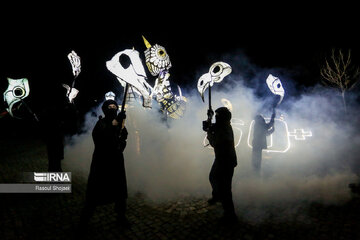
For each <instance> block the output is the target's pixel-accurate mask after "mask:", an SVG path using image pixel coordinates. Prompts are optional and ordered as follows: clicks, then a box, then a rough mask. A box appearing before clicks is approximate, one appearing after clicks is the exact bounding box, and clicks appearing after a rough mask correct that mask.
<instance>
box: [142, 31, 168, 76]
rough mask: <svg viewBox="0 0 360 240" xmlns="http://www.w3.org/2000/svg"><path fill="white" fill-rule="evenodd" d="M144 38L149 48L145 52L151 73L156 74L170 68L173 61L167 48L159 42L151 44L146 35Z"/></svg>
mask: <svg viewBox="0 0 360 240" xmlns="http://www.w3.org/2000/svg"><path fill="white" fill-rule="evenodd" d="M143 40H144V43H145V46H146V48H147V49H146V50H145V52H144V53H145V62H146V66H147V67H148V69H149V71H150V73H151V75H153V76H156V75H158V74H159V73H160V72H161V71H164V70H169V69H170V68H171V62H170V58H169V55H168V54H167V52H166V50H165V48H164V47H162V46H160V45H158V44H155V45H153V46H151V45H150V43H149V42H148V41H147V40H146V39H145V38H144V36H143Z"/></svg>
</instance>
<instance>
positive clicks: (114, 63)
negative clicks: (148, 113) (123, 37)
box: [106, 49, 152, 108]
mask: <svg viewBox="0 0 360 240" xmlns="http://www.w3.org/2000/svg"><path fill="white" fill-rule="evenodd" d="M106 67H107V69H108V70H109V71H110V72H112V73H113V74H114V75H115V76H116V77H117V79H118V80H119V82H120V83H121V84H122V85H123V84H124V82H126V83H129V84H130V87H131V88H132V89H134V88H135V89H136V90H137V91H136V93H139V94H140V95H141V96H142V98H143V106H144V107H148V108H151V100H152V99H151V92H152V87H151V86H150V85H149V84H148V83H147V77H146V73H145V69H144V66H143V64H142V62H141V59H140V57H139V52H138V51H136V50H135V49H126V50H124V51H121V52H118V53H117V54H115V56H114V57H113V58H112V59H111V60H110V61H107V62H106Z"/></svg>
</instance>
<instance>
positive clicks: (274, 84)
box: [266, 74, 285, 105]
mask: <svg viewBox="0 0 360 240" xmlns="http://www.w3.org/2000/svg"><path fill="white" fill-rule="evenodd" d="M266 83H267V85H268V87H269V89H270V91H271V92H272V93H273V94H275V95H279V96H280V101H279V102H278V103H277V105H279V104H280V103H281V101H282V100H283V98H284V95H285V89H284V88H283V86H282V84H281V81H280V79H279V78H277V77H275V76H273V75H271V74H269V76H268V77H267V79H266Z"/></svg>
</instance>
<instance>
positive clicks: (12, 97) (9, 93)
mask: <svg viewBox="0 0 360 240" xmlns="http://www.w3.org/2000/svg"><path fill="white" fill-rule="evenodd" d="M8 82H9V86H8V88H7V89H6V90H5V92H4V101H6V103H7V105H8V108H6V110H7V111H8V112H9V113H10V115H11V116H14V115H13V113H12V108H13V106H14V104H15V103H17V102H19V101H21V100H22V99H24V98H26V97H27V96H29V93H30V87H29V81H28V79H27V78H21V79H12V78H8Z"/></svg>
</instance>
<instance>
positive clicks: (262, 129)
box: [252, 110, 275, 175]
mask: <svg viewBox="0 0 360 240" xmlns="http://www.w3.org/2000/svg"><path fill="white" fill-rule="evenodd" d="M274 121H275V110H274V111H273V114H272V115H271V120H270V122H269V123H266V122H265V119H264V118H263V117H262V116H261V115H256V116H255V125H254V135H253V141H252V147H253V149H252V166H253V170H254V172H255V173H256V174H257V175H260V169H261V160H262V150H263V149H267V142H266V136H269V135H270V134H272V133H273V132H274V130H275V128H274Z"/></svg>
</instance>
